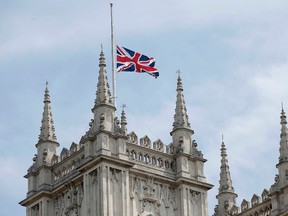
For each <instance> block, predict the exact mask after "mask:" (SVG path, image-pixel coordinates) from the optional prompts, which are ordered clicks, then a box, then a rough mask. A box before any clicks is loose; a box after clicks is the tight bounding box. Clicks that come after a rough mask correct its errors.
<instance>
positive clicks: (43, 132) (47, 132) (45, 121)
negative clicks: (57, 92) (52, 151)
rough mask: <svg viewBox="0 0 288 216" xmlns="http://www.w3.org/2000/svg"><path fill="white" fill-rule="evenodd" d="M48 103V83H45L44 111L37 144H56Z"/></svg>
mask: <svg viewBox="0 0 288 216" xmlns="http://www.w3.org/2000/svg"><path fill="white" fill-rule="evenodd" d="M50 103H51V101H50V95H49V90H48V82H46V89H45V94H44V111H43V117H42V124H41V128H40V135H39V142H44V141H53V142H57V138H56V135H55V128H54V122H53V118H52V112H51V107H50Z"/></svg>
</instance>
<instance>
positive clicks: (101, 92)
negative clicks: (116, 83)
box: [94, 46, 114, 107]
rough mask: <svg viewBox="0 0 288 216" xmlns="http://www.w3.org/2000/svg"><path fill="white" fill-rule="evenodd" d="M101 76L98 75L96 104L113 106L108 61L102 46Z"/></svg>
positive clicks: (100, 59)
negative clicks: (107, 67) (107, 68)
mask: <svg viewBox="0 0 288 216" xmlns="http://www.w3.org/2000/svg"><path fill="white" fill-rule="evenodd" d="M99 68H100V69H99V76H98V85H97V92H96V99H95V106H94V107H96V106H99V105H102V104H108V105H111V106H114V105H113V102H112V98H111V93H110V89H109V83H108V79H107V72H106V63H105V57H104V53H103V48H102V46H101V53H100V58H99Z"/></svg>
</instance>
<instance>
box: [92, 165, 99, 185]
mask: <svg viewBox="0 0 288 216" xmlns="http://www.w3.org/2000/svg"><path fill="white" fill-rule="evenodd" d="M90 176H91V182H92V184H96V185H97V184H98V178H99V176H98V170H97V169H95V170H93V171H92V172H91V173H90Z"/></svg>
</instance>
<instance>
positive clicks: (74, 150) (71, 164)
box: [51, 142, 85, 184]
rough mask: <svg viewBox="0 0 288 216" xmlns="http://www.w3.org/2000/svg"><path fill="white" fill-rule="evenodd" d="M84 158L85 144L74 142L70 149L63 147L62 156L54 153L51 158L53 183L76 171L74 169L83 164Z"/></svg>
mask: <svg viewBox="0 0 288 216" xmlns="http://www.w3.org/2000/svg"><path fill="white" fill-rule="evenodd" d="M84 158H85V155H84V146H82V145H79V144H76V143H74V142H73V143H72V144H71V146H70V148H69V150H68V149H67V148H63V149H62V151H61V153H60V156H58V155H55V154H54V155H53V157H52V160H51V163H52V164H51V165H52V170H53V172H52V180H53V183H54V184H55V183H57V182H58V181H59V180H61V179H63V178H65V177H67V176H70V175H71V174H72V173H75V172H74V171H75V170H76V168H77V167H79V166H80V165H81V164H82V162H83V160H84Z"/></svg>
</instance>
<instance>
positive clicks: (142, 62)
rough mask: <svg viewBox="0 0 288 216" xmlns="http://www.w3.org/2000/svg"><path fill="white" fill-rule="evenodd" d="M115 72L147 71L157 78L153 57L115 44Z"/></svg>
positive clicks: (157, 72) (157, 73)
mask: <svg viewBox="0 0 288 216" xmlns="http://www.w3.org/2000/svg"><path fill="white" fill-rule="evenodd" d="M116 60H117V72H137V73H148V74H150V75H151V76H154V77H155V78H157V77H158V76H159V71H158V70H157V69H156V68H155V67H154V66H155V59H154V58H150V57H148V56H146V55H143V54H140V53H138V52H134V51H132V50H129V49H127V48H125V47H119V46H118V45H117V58H116Z"/></svg>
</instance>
